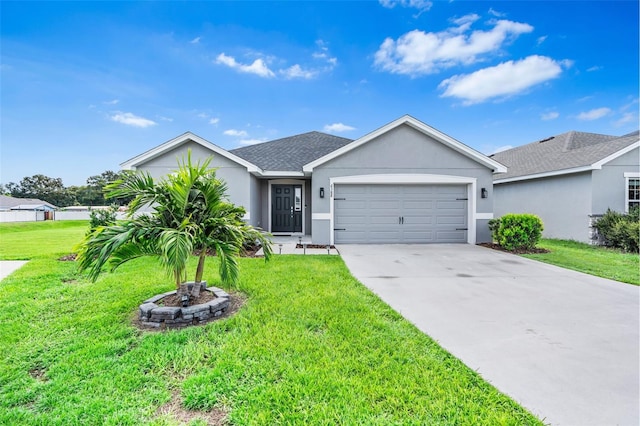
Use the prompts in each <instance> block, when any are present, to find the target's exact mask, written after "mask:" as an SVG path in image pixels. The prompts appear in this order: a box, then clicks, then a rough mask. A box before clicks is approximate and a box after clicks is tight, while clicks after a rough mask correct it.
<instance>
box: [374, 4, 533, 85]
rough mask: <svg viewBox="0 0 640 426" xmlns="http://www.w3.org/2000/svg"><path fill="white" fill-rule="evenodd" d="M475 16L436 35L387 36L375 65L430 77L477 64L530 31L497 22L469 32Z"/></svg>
mask: <svg viewBox="0 0 640 426" xmlns="http://www.w3.org/2000/svg"><path fill="white" fill-rule="evenodd" d="M475 16H476V15H467V16H466V17H463V18H459V19H457V20H456V22H454V23H456V25H457V26H456V27H452V28H449V29H447V30H445V31H441V32H437V33H435V32H424V31H420V30H413V31H410V32H408V33H406V34H403V35H402V36H400V37H399V38H398V39H397V40H394V39H392V38H390V37H388V38H386V39H385V40H384V42H383V43H382V44H381V45H380V48H379V49H378V51H377V52H376V53H375V62H374V63H375V65H376V66H378V67H379V68H380V69H382V70H384V71H389V72H391V73H396V74H408V75H412V76H416V75H421V74H433V73H437V72H439V71H441V70H443V69H446V68H449V67H452V66H455V65H469V64H472V63H475V62H478V61H479V60H481V59H483V57H484V56H486V55H488V54H491V53H495V52H497V51H499V49H500V48H501V47H502V46H503V45H504V44H505V43H507V42H508V41H509V40H511V39H514V38H516V37H518V36H519V35H520V34H524V33H530V32H531V31H533V27H532V26H531V25H529V24H525V23H521V22H513V21H508V20H498V21H494V22H493V28H491V29H490V30H488V31H480V30H476V31H473V32H470V33H469V30H470V27H471V23H472V22H473V21H472V20H471V19H473V18H475Z"/></svg>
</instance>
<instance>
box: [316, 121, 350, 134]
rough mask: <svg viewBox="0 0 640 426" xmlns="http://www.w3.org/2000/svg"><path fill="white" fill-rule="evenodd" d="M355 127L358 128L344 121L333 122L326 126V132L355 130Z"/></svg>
mask: <svg viewBox="0 0 640 426" xmlns="http://www.w3.org/2000/svg"><path fill="white" fill-rule="evenodd" d="M355 129H356V128H355V127H351V126H347V125H346V124H342V123H333V124H327V125H325V126H324V131H325V132H335V133H341V132H348V131H350V130H355Z"/></svg>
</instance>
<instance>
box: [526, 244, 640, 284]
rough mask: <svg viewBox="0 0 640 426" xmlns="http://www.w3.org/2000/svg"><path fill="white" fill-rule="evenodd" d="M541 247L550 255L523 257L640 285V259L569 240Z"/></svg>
mask: <svg viewBox="0 0 640 426" xmlns="http://www.w3.org/2000/svg"><path fill="white" fill-rule="evenodd" d="M538 247H541V248H545V249H547V250H550V253H541V254H527V255H523V256H525V257H528V258H529V259H535V260H539V261H541V262H545V263H550V264H552V265H557V266H562V267H563V268H567V269H573V270H574V271H579V272H584V273H587V274H591V275H595V276H598V277H602V278H608V279H611V280H615V281H622V282H625V283H629V284H634V285H640V256H638V254H633V253H623V252H621V251H619V250H613V249H609V248H605V247H598V246H592V245H589V244H585V243H579V242H576V241H567V240H550V239H545V240H542V241H541V242H540V244H538Z"/></svg>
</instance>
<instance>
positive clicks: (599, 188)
mask: <svg viewBox="0 0 640 426" xmlns="http://www.w3.org/2000/svg"><path fill="white" fill-rule="evenodd" d="M626 172H631V173H638V172H640V150H639V149H634V150H632V151H630V152H627V153H626V154H624V155H622V156H620V157H618V158H616V159H615V160H612V161H610V162H608V163H607V164H604V165H603V166H602V169H600V170H594V171H593V185H592V191H593V204H592V207H591V212H592V214H604V213H606V211H607V209H609V208H610V209H611V210H615V211H618V212H624V211H625V207H626V206H625V191H626V180H625V177H624V174H625V173H626Z"/></svg>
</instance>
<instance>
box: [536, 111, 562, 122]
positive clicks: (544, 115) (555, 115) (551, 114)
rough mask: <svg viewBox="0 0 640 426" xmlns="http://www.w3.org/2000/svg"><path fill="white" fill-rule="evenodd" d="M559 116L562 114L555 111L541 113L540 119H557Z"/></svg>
mask: <svg viewBox="0 0 640 426" xmlns="http://www.w3.org/2000/svg"><path fill="white" fill-rule="evenodd" d="M558 117H560V114H559V113H557V112H555V111H551V112H545V113H542V114H540V119H541V120H544V121H549V120H555V119H556V118H558Z"/></svg>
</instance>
